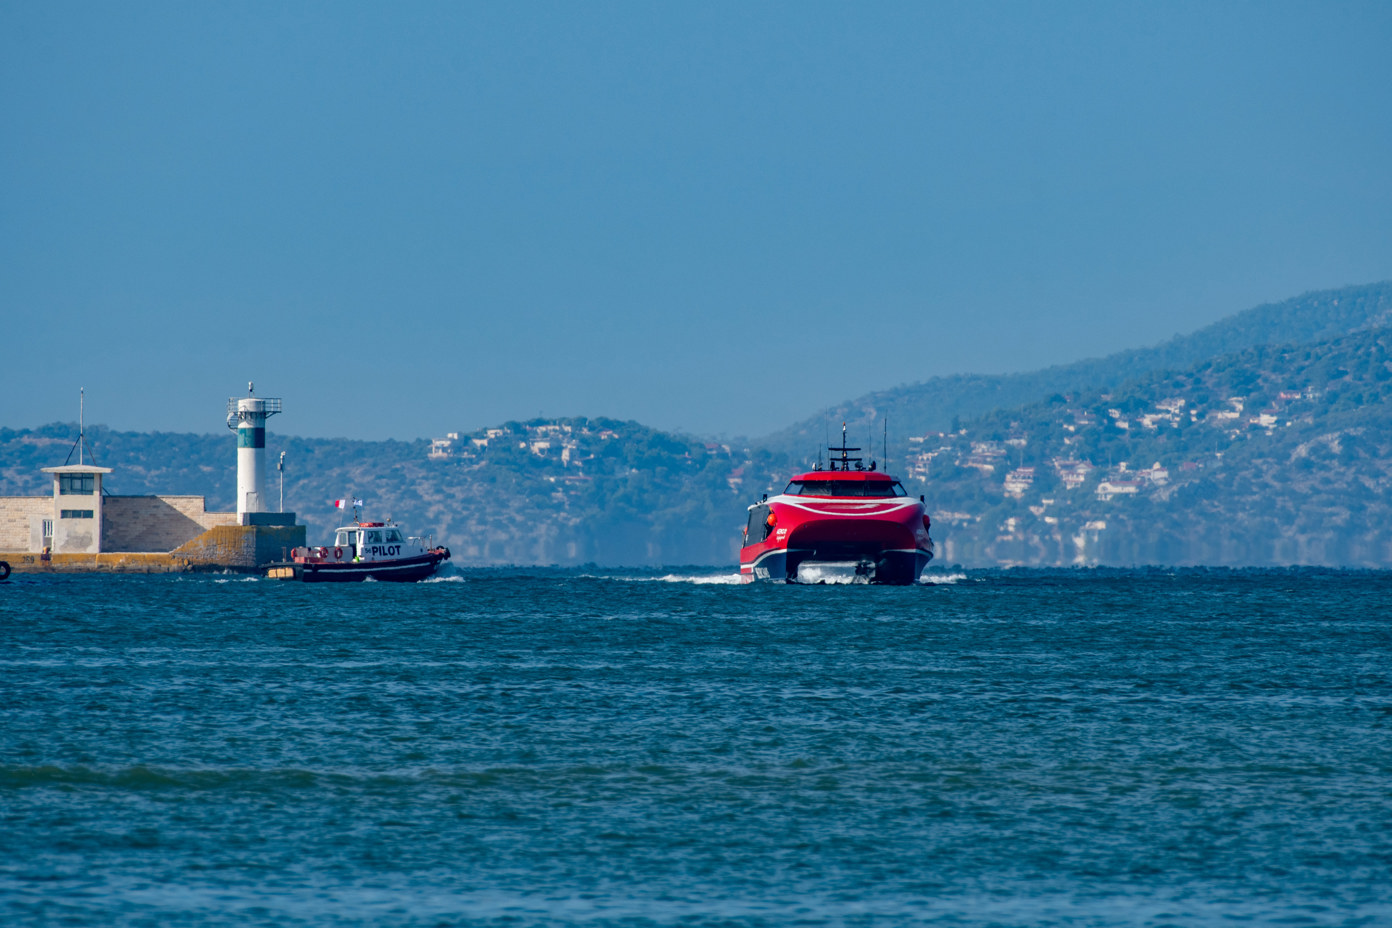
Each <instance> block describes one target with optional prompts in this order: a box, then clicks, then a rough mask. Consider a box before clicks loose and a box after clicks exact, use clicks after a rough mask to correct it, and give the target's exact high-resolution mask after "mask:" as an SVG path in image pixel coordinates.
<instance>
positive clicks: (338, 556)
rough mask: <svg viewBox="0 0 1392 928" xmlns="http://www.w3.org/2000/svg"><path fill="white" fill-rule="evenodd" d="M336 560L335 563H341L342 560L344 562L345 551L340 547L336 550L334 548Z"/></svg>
mask: <svg viewBox="0 0 1392 928" xmlns="http://www.w3.org/2000/svg"><path fill="white" fill-rule="evenodd" d="M334 560H335V561H341V560H343V549H342V548H339V547H335V548H334Z"/></svg>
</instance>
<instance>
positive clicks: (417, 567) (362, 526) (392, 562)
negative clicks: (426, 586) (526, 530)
mask: <svg viewBox="0 0 1392 928" xmlns="http://www.w3.org/2000/svg"><path fill="white" fill-rule="evenodd" d="M355 515H356V513H355ZM449 557H450V552H449V548H444V547H427V546H426V544H425V543H424V542H423V540H422V539H420V538H407V537H406V536H404V535H403V534H402V532H401V529H400V528H398V527H397V526H396V525H394V524H392V523H390V522H358V521H354V522H353V524H351V525H343V526H340V527H339V528H338V529H337V530H336V531H335V532H334V543H333V544H332V545H328V546H324V547H308V548H291V549H290V560H289V561H287V562H285V563H282V564H272V565H270V567H269V568H268V569H267V571H266V576H267V577H269V578H271V579H273V580H303V581H305V582H307V583H323V582H347V581H353V580H366V579H368V578H369V577H370V578H372V579H373V580H399V581H411V580H424V579H425V578H426V577H429V576H430V575H431V574H433V573H435V571H437V570H439V569H440V565H441V564H443V563H444V562H445V561H447V560H449Z"/></svg>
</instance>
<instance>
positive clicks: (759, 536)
mask: <svg viewBox="0 0 1392 928" xmlns="http://www.w3.org/2000/svg"><path fill="white" fill-rule="evenodd" d="M768 512H769V511H768V507H767V506H755V507H754V508H753V509H751V510H749V526H748V534H746V535H745V538H744V544H745V547H748V546H749V545H757V544H759V543H760V542H762V541H763V540H764V539H765V538H767V537H768V522H767V521H766V520H767V519H768Z"/></svg>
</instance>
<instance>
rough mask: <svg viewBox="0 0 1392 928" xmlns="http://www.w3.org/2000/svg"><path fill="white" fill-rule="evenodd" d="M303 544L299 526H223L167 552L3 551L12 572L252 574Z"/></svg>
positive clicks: (303, 532) (303, 535)
mask: <svg viewBox="0 0 1392 928" xmlns="http://www.w3.org/2000/svg"><path fill="white" fill-rule="evenodd" d="M304 543H305V528H304V526H303V525H269V526H268V525H221V526H216V527H214V528H211V529H209V530H208V531H206V532H203V533H202V534H201V535H199V536H198V537H196V538H194V539H193V540H192V541H190V542H188V543H187V544H184V545H181V546H179V547H178V548H176V549H174V550H173V551H169V552H149V551H130V552H128V551H117V552H103V553H101V554H53V555H50V556H49V558H48V559H47V560H45V559H44V558H43V557H42V556H41V555H38V554H4V555H0V560H3V561H6V562H8V563H9V565H10V568H11V569H12V570H13V571H14V572H15V573H56V574H78V573H127V574H167V573H187V572H191V571H215V570H234V571H239V572H243V573H254V572H256V571H258V570H260V569H261V568H262V567H263V566H264V565H266V564H269V563H270V562H272V561H279V560H281V559H282V558H283V557H284V556H285V554H286V553H287V552H288V551H289V549H291V548H294V547H297V546H300V545H303V544H304Z"/></svg>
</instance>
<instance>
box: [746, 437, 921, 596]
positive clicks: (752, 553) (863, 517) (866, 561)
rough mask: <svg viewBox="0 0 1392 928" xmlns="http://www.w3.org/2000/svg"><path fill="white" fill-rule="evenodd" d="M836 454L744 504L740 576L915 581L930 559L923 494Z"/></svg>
mask: <svg viewBox="0 0 1392 928" xmlns="http://www.w3.org/2000/svg"><path fill="white" fill-rule="evenodd" d="M829 450H831V451H833V452H840V457H839V458H837V457H832V458H831V460H830V462H829V465H828V468H827V469H826V470H822V469H820V467H818V469H816V470H813V471H812V472H811V473H806V474H798V475H797V476H795V477H793V479H792V480H791V481H790V482H789V483H788V486H787V487H786V488H785V489H784V490H783V492H782V493H781V494H780V495H778V496H775V497H773V498H771V499H770V498H769V497H764V498H763V499H761V500H760V501H759V502H757V503H755V504H754V505H752V506H750V507H749V524H748V526H747V527H746V528H745V530H744V546H743V548H741V550H740V577H741V578H742V579H744V580H746V581H752V580H774V581H779V582H784V583H821V582H827V581H833V582H846V581H849V582H860V583H890V584H909V583H917V582H918V578H919V575H920V574H922V573H923V568H925V567H927V566H928V562H929V561H931V560H932V559H933V540H932V539H931V538H929V537H928V528H929V521H928V513H927V511H926V510H925V508H924V505H923V497H921V496H920V497H919V498H918V499H914V498H912V497H911V496H909V495H908V493H907V492H906V491H905V490H904V487H903V485H902V484H901V483H899V481H898V480H895V479H894V478H893V477H891V476H890V475H889V474H886V473H883V472H881V471H877V470H875V462H874V461H871V462H870V466H869V467H868V468H867V467H865V465H864V464H863V462H862V459H861V458H855V457H851V456H850V452H852V451H859V450H860V449H859V448H848V447H847V446H846V427H845V426H844V425H842V427H841V447H840V448H831V449H829Z"/></svg>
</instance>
